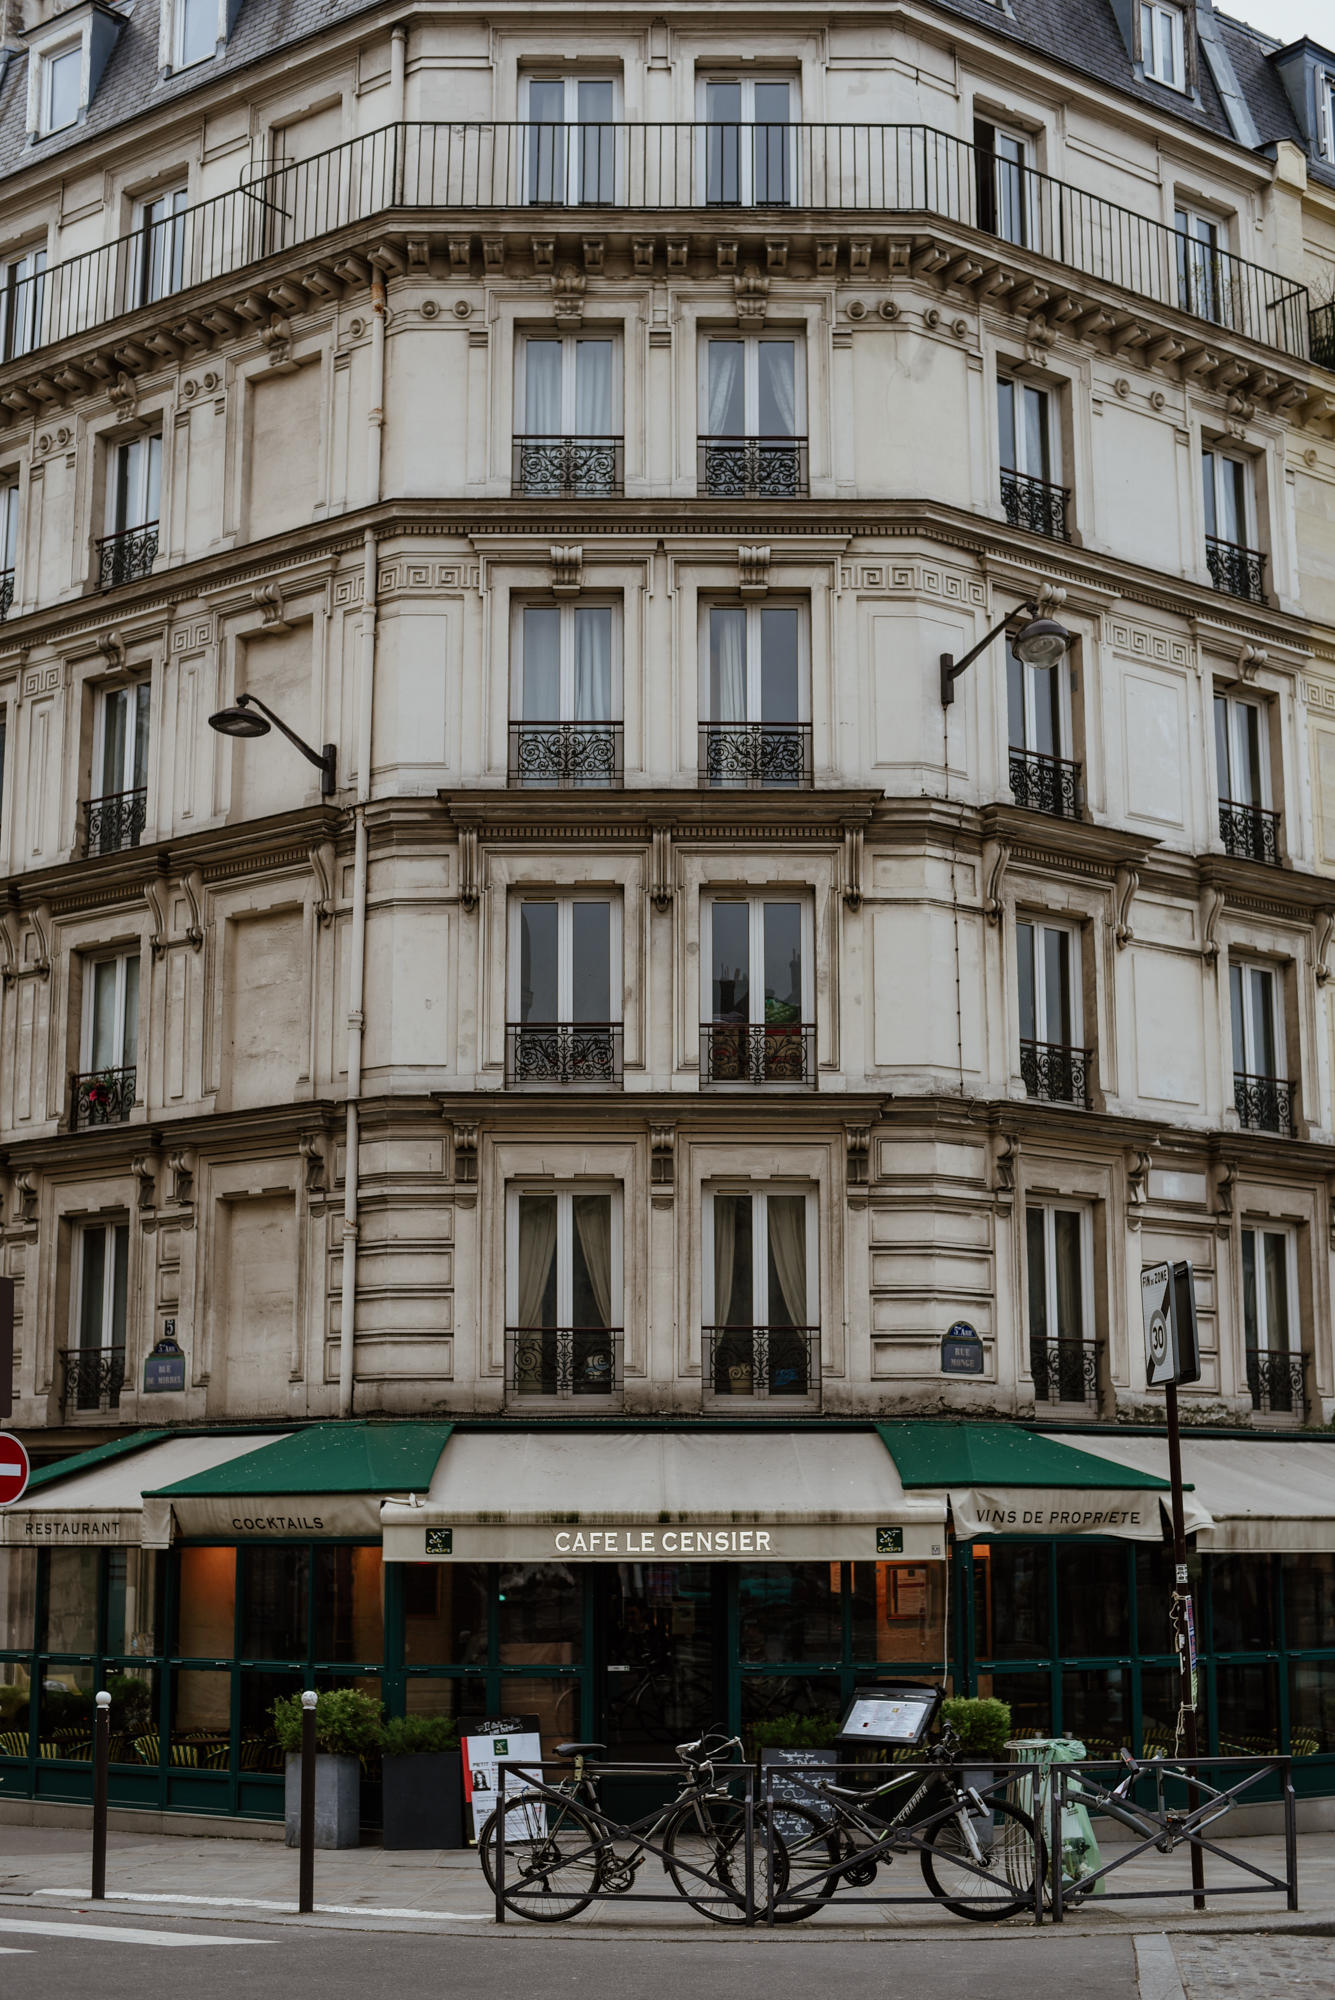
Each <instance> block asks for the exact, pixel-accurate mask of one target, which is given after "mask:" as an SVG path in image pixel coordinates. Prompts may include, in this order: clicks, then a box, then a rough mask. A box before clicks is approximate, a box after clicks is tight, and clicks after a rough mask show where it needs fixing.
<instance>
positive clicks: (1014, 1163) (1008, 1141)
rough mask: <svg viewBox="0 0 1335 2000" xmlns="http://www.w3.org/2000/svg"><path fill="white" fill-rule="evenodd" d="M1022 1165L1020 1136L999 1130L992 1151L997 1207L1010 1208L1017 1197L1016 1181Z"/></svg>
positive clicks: (993, 1186) (994, 1192)
mask: <svg viewBox="0 0 1335 2000" xmlns="http://www.w3.org/2000/svg"><path fill="white" fill-rule="evenodd" d="M1019 1167H1020V1137H1019V1134H1018V1133H1017V1132H999V1133H998V1134H997V1142H996V1145H995V1147H994V1148H993V1152H992V1192H993V1194H994V1195H995V1196H996V1197H997V1207H998V1208H999V1209H1001V1210H1003V1211H1005V1210H1007V1209H1009V1208H1010V1206H1011V1203H1012V1202H1013V1201H1014V1199H1015V1182H1016V1176H1017V1174H1018V1172H1019Z"/></svg>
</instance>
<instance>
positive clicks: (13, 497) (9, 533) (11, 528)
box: [0, 479, 19, 624]
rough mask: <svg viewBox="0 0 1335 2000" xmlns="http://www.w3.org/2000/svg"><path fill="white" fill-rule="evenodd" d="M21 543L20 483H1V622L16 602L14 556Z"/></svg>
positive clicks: (15, 480)
mask: <svg viewBox="0 0 1335 2000" xmlns="http://www.w3.org/2000/svg"><path fill="white" fill-rule="evenodd" d="M18 545H19V485H18V481H17V479H11V480H8V481H7V482H5V483H4V484H0V624H2V623H3V622H4V620H5V619H6V618H7V617H8V616H9V611H10V606H11V605H12V604H13V602H14V558H15V556H16V555H17V553H18Z"/></svg>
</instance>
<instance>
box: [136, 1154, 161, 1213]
mask: <svg viewBox="0 0 1335 2000" xmlns="http://www.w3.org/2000/svg"><path fill="white" fill-rule="evenodd" d="M130 1172H131V1173H132V1174H133V1175H134V1177H135V1179H136V1180H137V1181H138V1183H139V1200H138V1206H139V1208H140V1209H141V1210H144V1209H153V1208H156V1206H157V1199H158V1155H157V1154H156V1153H136V1154H135V1156H134V1158H133V1159H132V1160H131V1161H130Z"/></svg>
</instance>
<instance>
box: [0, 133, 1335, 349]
mask: <svg viewBox="0 0 1335 2000" xmlns="http://www.w3.org/2000/svg"><path fill="white" fill-rule="evenodd" d="M1002 189H1004V192H1005V194H1006V196H1007V199H1005V200H1004V201H999V200H998V192H999V190H1002ZM591 208H597V209H599V210H603V211H606V210H620V211H622V212H626V213H636V212H638V213H662V212H665V211H671V210H683V209H695V210H701V211H712V212H717V211H719V210H724V211H734V212H735V211H737V210H743V211H745V210H752V211H758V212H760V213H761V214H762V215H763V214H765V213H773V212H775V211H781V212H783V213H785V214H789V213H792V212H793V211H799V212H801V211H805V212H808V213H811V214H814V215H817V216H824V215H828V214H845V215H856V216H857V217H858V218H859V219H860V221H863V222H865V223H867V224H868V226H871V224H872V222H873V219H879V218H882V217H885V218H889V217H893V216H897V215H904V216H909V215H922V216H936V217H940V218H942V219H944V220H946V221H948V222H951V223H956V224H961V225H963V226H965V227H968V228H970V229H973V230H976V231H978V232H979V233H980V234H981V235H988V236H992V237H994V238H996V239H997V240H999V241H1004V242H1006V243H1007V244H1008V245H1009V246H1011V247H1012V248H1013V250H1014V251H1015V252H1018V253H1020V254H1019V255H1017V256H1014V257H1012V258H1010V259H1009V260H1008V261H1007V263H1006V264H1004V265H1003V264H1001V263H996V264H994V266H993V267H992V268H990V269H989V268H984V269H980V271H979V277H980V278H985V279H986V281H987V290H988V295H989V297H990V298H991V299H992V301H993V303H994V304H998V305H1002V306H1004V305H1005V303H1006V300H1007V298H1008V296H1009V295H1010V294H1011V293H1015V294H1016V295H1017V296H1018V297H1020V298H1021V299H1022V300H1023V301H1024V303H1023V305H1022V306H1020V307H1019V308H1017V309H1020V310H1025V309H1031V308H1032V300H1030V299H1029V298H1028V293H1029V291H1030V290H1031V288H1032V281H1031V278H1030V275H1029V274H1028V273H1027V272H1026V271H1025V270H1023V269H1022V268H1014V266H1018V265H1020V264H1021V263H1022V261H1023V253H1024V252H1026V251H1027V252H1031V253H1033V255H1034V256H1035V257H1038V258H1043V259H1046V260H1048V261H1049V262H1051V263H1052V264H1053V265H1054V266H1060V267H1062V268H1064V269H1065V270H1067V271H1071V272H1075V273H1078V274H1081V275H1083V276H1085V277H1088V278H1091V279H1093V280H1095V281H1097V282H1099V283H1101V284H1105V285H1110V286H1115V287H1117V288H1119V289H1120V290H1123V291H1125V292H1127V293H1130V294H1132V295H1134V296H1137V297H1139V298H1143V299H1148V300H1152V301H1154V302H1155V303H1156V304H1159V305H1161V306H1165V307H1168V308H1171V309H1172V310H1173V311H1174V312H1183V313H1186V314H1189V315H1192V316H1194V317H1197V318H1200V319H1203V320H1206V321H1213V323H1214V324H1216V325H1224V326H1226V327H1227V328H1228V329H1229V330H1230V331H1232V332H1235V333H1238V334H1240V335H1242V336H1243V337H1244V338H1245V339H1248V340H1253V341H1259V342H1261V343H1262V344H1263V345H1265V346H1267V347H1272V348H1279V349H1281V350H1282V351H1283V352H1285V353H1287V354H1292V355H1296V356H1300V357H1303V356H1306V354H1307V353H1308V342H1309V339H1312V340H1314V341H1317V342H1324V341H1325V339H1326V338H1327V333H1328V329H1327V326H1326V323H1325V321H1324V320H1322V319H1321V318H1320V315H1317V316H1315V318H1314V321H1313V323H1312V324H1310V325H1309V304H1310V302H1309V299H1308V294H1307V291H1306V289H1305V287H1303V286H1302V285H1299V284H1294V283H1292V282H1290V281H1289V280H1288V279H1286V278H1283V277H1280V276H1279V275H1277V274H1276V273H1275V272H1273V271H1269V270H1265V269H1263V268H1262V267H1261V266H1260V265H1257V264H1251V263H1248V262H1247V261H1246V260H1245V259H1244V258H1241V257H1234V256H1232V255H1230V254H1229V253H1228V252H1227V251H1224V250H1215V251H1211V252H1210V253H1209V258H1208V268H1209V283H1208V284H1205V285H1201V284H1190V283H1188V284H1186V285H1184V284H1183V273H1184V271H1186V272H1188V273H1190V272H1192V271H1193V270H1194V269H1195V268H1196V267H1197V265H1198V264H1199V261H1200V260H1199V250H1198V248H1197V247H1196V246H1193V245H1192V243H1191V240H1190V239H1189V238H1188V237H1186V236H1185V235H1184V234H1183V233H1182V232H1180V231H1178V230H1174V229H1170V228H1168V227H1167V226H1166V225H1165V224H1163V223H1161V222H1157V221H1155V220H1154V219H1153V218H1152V217H1150V216H1149V215H1145V214H1141V213H1138V212H1136V211H1135V210H1133V209H1129V208H1123V207H1121V206H1119V205H1118V204H1117V203H1114V202H1109V201H1105V200H1103V199H1102V198H1101V197H1100V196H1098V195H1094V194H1090V193H1087V192H1086V191H1085V190H1084V189H1083V188H1078V187H1072V186H1070V185H1068V184H1067V183H1066V182H1063V181H1058V180H1053V179H1052V178H1051V177H1050V176H1048V175H1046V174H1040V173H1037V172H1035V171H1034V170H1033V169H1031V168H1022V167H1019V166H1018V165H1016V164H1015V163H1013V162H1009V161H1003V160H999V159H997V158H996V156H995V155H993V154H992V153H990V152H987V151H979V150H977V149H976V148H975V147H973V146H972V145H970V144H969V143H968V142H967V141H966V140H962V139H956V138H953V137H952V136H951V135H950V134H948V133H945V132H939V131H936V130H934V129H933V128H932V127H931V126H927V125H873V124H846V125H820V124H805V125H798V124H793V125H789V124H783V125H777V126H776V125H763V124H762V125H759V126H757V125H751V124H736V125H730V124H726V123H717V122H715V123H695V122H682V123H679V124H626V123H619V122H615V121H611V120H608V121H599V122H596V123H592V124H589V125H580V124H567V123H564V122H560V121H558V122H549V123H545V122H543V121H540V120H516V121H514V122H512V123H504V122H501V121H498V120H495V119H483V120H478V121H469V120H459V119H451V120H449V121H445V122H442V123H440V124H429V123H402V124H394V125H386V126H382V127H381V128H380V129H379V130H378V131H375V132H368V133H365V134H363V135H362V136H361V137H360V138H357V139H351V140H348V141H347V142H346V143H345V144H343V145H340V146H334V147H331V148H330V149H329V150H328V151H326V152H324V153H318V154H316V155H314V156H313V157H312V158H310V159H307V160H298V161H293V162H291V163H290V164H280V165H276V166H274V167H273V168H271V169H270V171H269V172H268V173H265V174H260V175H258V176H254V177H252V178H251V179H249V180H248V181H247V183H246V185H245V186H244V187H238V188H233V189H231V190H230V191H229V192H227V193H226V194H221V195H216V196H214V197H213V198H212V199H211V200H209V201H203V202H197V203H196V204H194V206H193V207H190V208H187V209H184V210H182V211H181V213H180V214H179V215H177V216H175V217H173V233H172V247H173V260H172V261H173V269H172V273H171V275H172V279H173V281H177V280H179V286H180V289H179V291H177V292H175V293H174V296H175V297H176V298H177V299H179V301H180V311H181V314H182V318H183V319H185V318H187V316H188V314H189V313H190V311H191V310H192V309H193V308H194V306H195V304H196V302H195V301H192V300H191V298H190V293H191V291H192V290H193V289H194V288H195V287H197V286H201V285H205V284H214V285H215V287H216V283H217V281H218V280H222V279H226V278H228V277H230V276H232V275H233V274H238V273H241V272H243V271H245V270H246V269H247V267H248V266H250V265H252V264H255V263H258V262H260V261H262V260H264V259H266V258H272V257H275V256H279V255H286V254H289V253H291V252H293V251H294V250H296V249H298V248H300V247H303V246H305V245H308V244H313V243H314V242H315V241H316V239H318V238H320V237H322V236H332V235H333V234H334V233H335V232H338V231H347V230H348V229H350V228H351V227H353V226H354V225H357V224H361V223H365V222H370V221H372V220H373V219H375V220H378V219H379V218H381V217H386V218H388V217H389V216H390V215H391V214H393V213H394V212H396V211H397V212H405V211H413V210H419V211H420V210H430V211H432V212H433V215H434V217H435V219H436V220H437V221H440V220H442V217H443V220H445V221H450V220H451V219H452V218H453V217H455V216H460V215H463V214H466V213H468V212H469V211H473V212H477V213H479V214H480V215H483V216H491V215H495V214H496V213H497V212H498V211H503V210H510V211H517V212H518V213H519V214H520V215H523V214H525V213H527V214H529V215H534V216H537V215H539V214H540V215H541V216H542V217H543V218H544V219H545V217H546V216H547V215H548V214H549V213H550V212H551V211H553V210H558V211H559V210H564V211H573V212H574V213H575V214H576V215H577V216H578V215H579V214H581V213H582V212H587V211H588V210H589V209H591ZM600 220H601V218H600ZM308 254H309V253H308ZM142 271H143V231H142V230H138V229H137V230H132V231H130V232H129V233H127V234H126V235H124V236H121V237H119V238H117V239H116V240H115V241H114V242H112V243H107V244H102V245H100V246H99V247H98V248H96V249H94V250H89V251H85V252H84V253H83V254H82V255H80V256H77V257H69V258H65V259H63V260H62V261H61V262H60V263H57V264H51V265H48V266H47V268H46V269H45V270H44V271H42V272H41V273H40V274H34V275H33V277H31V278H27V279H24V280H23V281H22V282H21V283H19V284H17V285H15V286H14V287H13V288H12V303H11V308H10V310H11V314H12V316H13V323H14V324H16V325H22V326H24V327H25V328H30V329H31V339H30V340H28V341H27V342H26V343H25V345H26V346H27V347H28V348H29V350H30V351H35V350H38V349H40V348H43V347H46V346H49V345H50V344H51V343H52V342H55V341H60V340H65V339H69V338H71V337H74V336H79V337H86V336H87V335H88V333H89V332H90V331H91V330H92V329H93V328H95V327H99V326H103V325H105V324H107V323H109V322H110V321H112V320H114V319H116V318H118V317H119V316H121V315H123V314H125V313H128V312H131V311H133V310H134V308H135V307H136V305H137V303H138V301H139V297H140V292H141V284H142ZM1324 351H1325V350H1324V347H1323V352H1324Z"/></svg>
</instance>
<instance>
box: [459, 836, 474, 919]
mask: <svg viewBox="0 0 1335 2000" xmlns="http://www.w3.org/2000/svg"><path fill="white" fill-rule="evenodd" d="M477 904H478V879H477V828H476V827H475V826H461V827H460V828H459V905H460V908H461V909H464V910H467V911H469V912H470V913H471V912H472V911H473V910H475V909H476V908H477Z"/></svg>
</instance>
